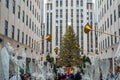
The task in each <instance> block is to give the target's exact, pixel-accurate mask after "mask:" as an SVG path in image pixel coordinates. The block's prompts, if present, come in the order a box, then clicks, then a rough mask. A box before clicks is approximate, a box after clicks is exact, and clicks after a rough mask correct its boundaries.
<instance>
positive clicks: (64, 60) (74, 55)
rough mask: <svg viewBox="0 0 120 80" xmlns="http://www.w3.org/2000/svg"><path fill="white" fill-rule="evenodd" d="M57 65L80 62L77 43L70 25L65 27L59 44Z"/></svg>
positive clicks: (73, 64) (71, 64) (70, 64)
mask: <svg viewBox="0 0 120 80" xmlns="http://www.w3.org/2000/svg"><path fill="white" fill-rule="evenodd" d="M57 64H58V65H59V66H65V67H71V66H79V65H80V64H81V56H80V49H79V44H78V42H77V38H76V35H75V33H74V30H73V28H72V27H67V29H66V32H65V34H64V36H63V37H62V41H61V44H60V53H59V59H58V60H57Z"/></svg>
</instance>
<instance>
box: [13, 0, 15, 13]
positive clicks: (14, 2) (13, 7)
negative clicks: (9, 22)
mask: <svg viewBox="0 0 120 80" xmlns="http://www.w3.org/2000/svg"><path fill="white" fill-rule="evenodd" d="M13 14H15V0H13Z"/></svg>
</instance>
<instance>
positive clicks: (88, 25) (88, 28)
mask: <svg viewBox="0 0 120 80" xmlns="http://www.w3.org/2000/svg"><path fill="white" fill-rule="evenodd" d="M90 31H95V32H99V33H102V34H107V35H111V36H115V37H120V36H118V35H114V34H110V33H107V32H102V31H100V30H93V29H91V26H90V24H89V23H87V24H86V25H85V27H84V32H85V33H86V34H88V33H89V32H90Z"/></svg>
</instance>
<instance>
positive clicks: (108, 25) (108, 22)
mask: <svg viewBox="0 0 120 80" xmlns="http://www.w3.org/2000/svg"><path fill="white" fill-rule="evenodd" d="M107 26H108V28H109V18H107Z"/></svg>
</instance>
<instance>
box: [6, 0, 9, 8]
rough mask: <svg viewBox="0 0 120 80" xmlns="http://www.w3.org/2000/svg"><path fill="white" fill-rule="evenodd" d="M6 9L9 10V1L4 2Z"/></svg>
mask: <svg viewBox="0 0 120 80" xmlns="http://www.w3.org/2000/svg"><path fill="white" fill-rule="evenodd" d="M6 8H9V0H6Z"/></svg>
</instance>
